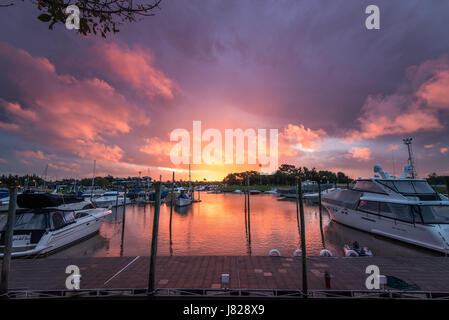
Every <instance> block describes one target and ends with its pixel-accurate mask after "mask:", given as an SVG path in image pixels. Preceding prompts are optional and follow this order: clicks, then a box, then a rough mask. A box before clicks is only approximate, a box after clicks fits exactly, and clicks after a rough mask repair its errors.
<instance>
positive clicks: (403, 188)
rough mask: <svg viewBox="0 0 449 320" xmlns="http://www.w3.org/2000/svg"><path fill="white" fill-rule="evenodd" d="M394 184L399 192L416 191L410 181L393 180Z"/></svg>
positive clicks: (408, 192) (411, 192)
mask: <svg viewBox="0 0 449 320" xmlns="http://www.w3.org/2000/svg"><path fill="white" fill-rule="evenodd" d="M394 185H395V187H396V189H397V190H398V191H399V192H400V193H407V194H413V193H416V192H415V189H414V188H413V185H412V182H411V181H395V182H394Z"/></svg>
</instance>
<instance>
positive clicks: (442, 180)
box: [427, 172, 449, 185]
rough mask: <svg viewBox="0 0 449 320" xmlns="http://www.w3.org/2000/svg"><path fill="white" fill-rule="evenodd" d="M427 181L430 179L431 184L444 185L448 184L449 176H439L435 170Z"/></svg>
mask: <svg viewBox="0 0 449 320" xmlns="http://www.w3.org/2000/svg"><path fill="white" fill-rule="evenodd" d="M427 181H429V183H430V184H431V185H444V184H448V182H449V176H439V175H437V174H436V173H435V172H434V173H431V174H429V176H428V178H427Z"/></svg>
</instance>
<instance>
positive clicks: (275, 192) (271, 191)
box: [264, 189, 277, 194]
mask: <svg viewBox="0 0 449 320" xmlns="http://www.w3.org/2000/svg"><path fill="white" fill-rule="evenodd" d="M264 193H268V194H277V191H276V190H274V189H273V190H267V191H264Z"/></svg>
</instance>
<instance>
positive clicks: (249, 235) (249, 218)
mask: <svg viewBox="0 0 449 320" xmlns="http://www.w3.org/2000/svg"><path fill="white" fill-rule="evenodd" d="M247 183H248V242H249V243H251V209H250V201H249V197H250V194H251V192H250V191H249V177H248V182H247Z"/></svg>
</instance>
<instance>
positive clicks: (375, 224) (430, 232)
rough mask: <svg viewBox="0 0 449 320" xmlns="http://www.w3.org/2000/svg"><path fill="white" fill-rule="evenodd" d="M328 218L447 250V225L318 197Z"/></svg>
mask: <svg viewBox="0 0 449 320" xmlns="http://www.w3.org/2000/svg"><path fill="white" fill-rule="evenodd" d="M322 202H323V203H322V204H323V206H324V207H325V208H326V209H327V211H328V212H329V215H330V217H331V219H332V220H334V221H336V222H338V223H341V224H344V225H347V226H349V227H352V228H355V229H359V230H362V231H366V232H369V233H372V234H376V235H380V236H384V237H387V238H390V239H394V240H398V241H402V242H405V243H409V244H413V245H416V246H420V247H423V248H426V249H430V250H434V251H439V252H443V253H448V252H449V225H443V224H433V225H432V224H417V223H416V224H413V223H408V222H402V221H399V220H395V219H390V218H387V217H380V216H378V215H376V214H370V213H366V212H361V211H358V210H353V209H348V208H344V207H340V206H338V205H335V204H330V203H328V202H326V201H325V199H323V200H322Z"/></svg>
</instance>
